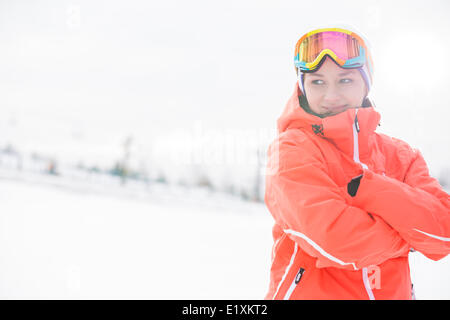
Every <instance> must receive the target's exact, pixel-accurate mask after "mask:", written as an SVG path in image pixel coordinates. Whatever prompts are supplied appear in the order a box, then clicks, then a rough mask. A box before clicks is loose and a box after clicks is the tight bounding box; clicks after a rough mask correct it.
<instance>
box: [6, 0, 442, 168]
mask: <svg viewBox="0 0 450 320" xmlns="http://www.w3.org/2000/svg"><path fill="white" fill-rule="evenodd" d="M319 3H320V6H318V5H317V4H318V2H316V1H276V2H274V1H256V0H255V1H253V0H252V1H245V0H240V1H227V2H225V1H224V2H213V1H199V0H196V1H189V2H186V1H181V0H178V1H144V0H134V1H117V0H109V1H87V0H78V1H57V0H54V1H49V0H47V1H31V0H30V1H13V0H0V43H1V50H0V146H2V145H5V144H6V143H8V142H10V143H14V144H15V145H16V147H18V148H19V149H21V150H24V151H31V150H34V151H40V152H44V153H45V152H46V153H50V154H52V155H54V156H57V157H59V158H64V157H72V158H77V157H78V158H81V159H91V160H92V159H97V160H98V161H102V159H103V160H105V159H109V158H111V156H114V155H116V154H119V153H120V151H121V143H122V142H123V141H124V140H125V138H126V137H127V136H128V135H133V137H134V139H135V143H136V144H139V146H140V148H141V149H147V148H151V146H155V145H156V143H157V142H156V140H158V141H159V145H161V144H162V143H161V142H163V144H167V143H169V142H171V143H173V145H170V146H168V149H171V148H172V149H174V148H175V149H177V148H179V147H180V142H179V139H178V138H177V137H180V136H185V137H186V136H187V137H189V136H190V135H193V134H194V133H195V132H196V131H195V130H196V129H195V128H196V124H197V127H198V126H200V127H201V128H202V130H203V131H202V132H203V133H202V134H204V135H205V136H207V135H209V134H210V133H211V132H212V131H214V132H215V133H219V135H220V134H221V133H222V134H225V132H226V130H232V129H236V130H254V132H260V131H263V132H264V133H265V134H267V132H274V130H275V126H276V119H277V118H278V116H279V115H280V114H281V112H282V110H283V108H284V106H285V103H286V101H287V100H288V98H289V96H290V95H291V93H292V91H293V89H294V84H295V80H296V79H295V73H294V70H293V50H294V46H295V43H296V41H297V39H298V38H299V37H300V36H301V35H302V34H303V33H304V32H305V31H307V30H309V29H311V28H314V27H316V26H323V25H328V24H333V23H338V22H341V23H346V24H351V25H354V26H355V27H356V28H357V29H358V30H360V31H362V32H363V33H364V34H365V35H366V37H367V38H368V39H369V40H370V42H371V45H372V47H373V50H374V52H373V54H374V60H375V72H376V74H375V87H374V90H373V95H374V98H375V103H376V104H377V107H378V108H379V111H380V112H381V116H382V127H381V128H380V131H381V132H385V133H388V134H391V135H393V136H396V137H398V138H401V139H404V140H406V141H407V142H408V143H410V144H411V145H413V146H415V147H418V148H419V149H420V150H421V151H422V152H423V154H424V156H425V158H426V160H427V161H428V163H429V165H430V167H431V168H432V171H433V170H434V171H435V172H438V171H439V170H441V169H442V168H443V167H444V166H447V167H448V166H449V165H448V164H447V163H449V160H450V153H449V147H448V146H449V145H450V126H449V125H448V120H447V118H448V116H449V115H450V111H449V110H450V103H449V101H448V99H447V98H446V97H447V91H448V89H447V88H448V87H450V86H449V85H450V80H449V79H450V77H449V76H448V71H449V69H450V68H449V62H448V60H447V59H446V56H447V52H448V51H449V50H450V21H449V19H448V16H449V14H450V2H448V1H445V0H442V1H436V0H431V1H388V0H387V1H358V0H355V1H344V0H341V1H338V2H336V1H320V2H319ZM392 52H394V53H392ZM430 55H431V56H432V57H433V59H431V60H427V57H429V56H430ZM174 133H177V135H175V136H173V134H174ZM105 161H106V160H105Z"/></svg>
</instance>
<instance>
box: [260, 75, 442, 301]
mask: <svg viewBox="0 0 450 320" xmlns="http://www.w3.org/2000/svg"><path fill="white" fill-rule="evenodd" d="M300 94H301V91H300V90H299V88H298V84H297V85H296V88H295V92H294V94H293V95H292V97H291V98H290V99H289V101H288V103H287V105H286V107H285V109H284V112H283V113H282V115H281V117H280V118H279V119H278V121H277V127H278V136H277V138H276V139H275V140H274V141H273V142H272V143H271V145H270V146H269V149H268V153H267V156H268V163H267V168H266V188H265V199H264V200H265V203H266V205H267V208H268V209H269V211H270V213H271V214H272V216H273V218H274V220H275V224H274V226H273V232H272V233H273V239H274V244H273V248H272V265H271V272H270V286H269V290H268V293H267V294H266V297H265V298H266V299H411V298H412V284H411V278H410V270H409V263H408V254H409V252H410V250H412V249H413V250H416V251H419V252H421V253H423V254H424V255H425V256H427V257H429V258H431V259H433V260H439V259H441V258H443V257H445V256H446V255H447V254H448V253H449V251H450V198H449V195H448V194H447V193H446V192H445V191H444V190H443V189H442V187H441V186H440V185H439V183H438V182H437V180H436V179H434V178H432V177H430V175H429V172H428V168H427V165H426V163H425V161H424V159H423V157H422V155H421V154H420V152H419V151H417V150H415V149H412V148H411V147H410V146H409V145H408V144H406V143H405V142H403V141H401V140H399V139H395V138H391V137H389V136H387V135H384V134H380V133H377V132H375V129H376V128H377V126H378V125H379V121H380V115H379V113H378V112H377V111H375V110H374V108H373V107H369V108H361V109H348V110H346V111H345V112H342V113H340V114H337V115H334V116H330V117H326V118H319V117H316V116H314V115H311V114H309V113H307V112H305V111H304V110H303V108H301V107H300V105H299V95H300ZM361 174H362V178H361V180H360V185H359V188H358V190H357V192H356V195H354V196H351V195H349V192H348V191H347V184H348V183H349V182H350V181H351V180H352V179H353V178H355V177H358V176H360V175H361Z"/></svg>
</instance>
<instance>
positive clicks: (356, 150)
mask: <svg viewBox="0 0 450 320" xmlns="http://www.w3.org/2000/svg"><path fill="white" fill-rule="evenodd" d="M359 131H360V127H359V122H358V109H356V112H355V121H354V122H353V160H354V161H355V162H356V163H359V164H361V165H362V166H363V168H364V169H368V167H367V165H366V164H364V163H362V162H361V160H360V159H359V139H358V134H359ZM361 272H362V278H363V283H364V288H366V292H367V295H368V296H369V299H370V300H375V297H374V295H373V292H372V288H371V287H370V282H369V276H368V274H367V268H362V271H361Z"/></svg>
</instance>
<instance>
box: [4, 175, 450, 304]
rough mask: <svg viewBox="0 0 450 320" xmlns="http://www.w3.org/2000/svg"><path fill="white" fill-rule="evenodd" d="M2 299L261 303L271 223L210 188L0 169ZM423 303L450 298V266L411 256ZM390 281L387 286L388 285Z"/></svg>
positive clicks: (253, 207) (258, 207)
mask: <svg viewBox="0 0 450 320" xmlns="http://www.w3.org/2000/svg"><path fill="white" fill-rule="evenodd" d="M0 203H1V204H2V210H1V213H0V219H1V220H0V225H1V230H0V248H1V250H0V257H1V260H0V277H1V278H0V282H1V286H0V298H1V299H262V298H263V297H264V295H265V293H266V290H267V286H268V282H269V268H270V253H271V246H272V238H271V227H272V218H271V216H270V214H269V212H268V211H267V209H266V208H265V206H264V205H263V204H261V203H254V202H244V201H241V200H238V199H237V198H234V197H232V196H226V195H221V194H220V193H211V192H210V191H207V190H204V189H194V188H183V187H173V186H172V187H170V186H167V185H159V184H151V185H146V186H142V185H141V186H138V185H137V184H136V185H134V186H132V185H126V186H121V185H120V183H119V182H118V181H116V180H111V181H106V182H105V183H104V184H103V185H100V186H99V185H97V186H96V187H93V186H92V184H88V183H84V184H83V183H82V182H80V181H78V182H77V181H74V180H73V179H68V178H63V177H52V176H45V175H36V174H31V173H19V172H14V171H11V170H10V171H5V170H0ZM410 261H411V275H412V279H413V282H414V285H415V291H416V296H417V298H418V299H449V298H450V276H449V273H448V270H449V267H450V259H449V257H446V258H444V259H442V260H440V261H438V262H435V261H431V260H428V259H427V258H425V257H424V256H423V255H421V254H420V253H417V252H416V253H413V254H411V255H410ZM381 281H382V279H381Z"/></svg>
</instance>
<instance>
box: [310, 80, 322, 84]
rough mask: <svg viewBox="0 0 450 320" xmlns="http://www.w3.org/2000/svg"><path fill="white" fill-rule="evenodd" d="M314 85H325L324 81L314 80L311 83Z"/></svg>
mask: <svg viewBox="0 0 450 320" xmlns="http://www.w3.org/2000/svg"><path fill="white" fill-rule="evenodd" d="M311 83H312V84H323V80H313V81H311Z"/></svg>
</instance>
